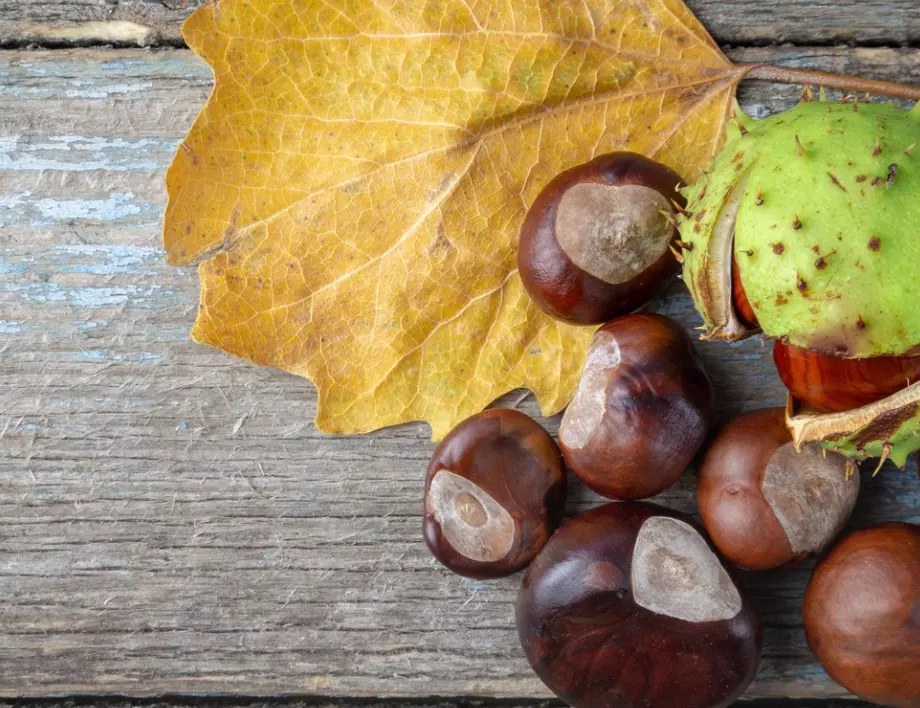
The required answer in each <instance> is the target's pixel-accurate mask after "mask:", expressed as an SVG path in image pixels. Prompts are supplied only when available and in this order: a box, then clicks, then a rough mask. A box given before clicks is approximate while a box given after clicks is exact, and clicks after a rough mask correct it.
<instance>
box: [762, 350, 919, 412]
mask: <svg viewBox="0 0 920 708" xmlns="http://www.w3.org/2000/svg"><path fill="white" fill-rule="evenodd" d="M773 361H774V363H775V364H776V370H777V371H778V372H779V377H780V378H781V379H782V380H783V383H784V384H785V386H786V388H788V389H789V393H791V394H792V396H793V397H794V398H795V399H796V400H798V401H800V402H801V403H804V404H805V405H807V406H809V407H810V408H814V409H815V410H818V411H821V412H823V413H837V412H843V411H849V410H852V409H854V408H861V407H862V406H866V405H869V404H870V403H875V402H876V401H880V400H882V399H883V398H887V397H888V396H891V395H893V394H895V393H897V392H898V391H900V390H902V389H904V388H907V387H908V386H909V385H910V384H912V383H916V382H917V381H918V380H920V356H877V357H870V358H868V359H844V358H843V357H838V356H831V355H827V354H820V353H818V352H814V351H810V350H808V349H802V348H801V347H797V346H794V345H792V344H789V343H787V342H783V341H782V340H777V341H776V343H775V344H774V345H773Z"/></svg>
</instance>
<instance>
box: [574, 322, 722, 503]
mask: <svg viewBox="0 0 920 708" xmlns="http://www.w3.org/2000/svg"><path fill="white" fill-rule="evenodd" d="M712 399H713V393H712V385H711V383H710V381H709V377H708V376H707V374H706V370H705V369H704V368H703V363H702V360H701V359H700V357H699V355H698V354H697V352H696V348H695V347H694V345H693V342H692V341H691V339H690V337H689V336H688V335H687V333H686V332H685V331H684V329H683V328H682V327H681V326H680V325H678V324H677V323H676V322H674V321H673V320H670V319H668V318H667V317H662V316H661V315H654V314H646V313H642V314H636V315H628V316H626V317H621V318H619V319H617V320H614V321H613V322H611V323H609V324H607V325H605V326H604V327H602V328H601V329H599V330H598V331H597V334H596V335H595V336H594V341H593V343H592V344H591V349H590V351H589V352H588V358H587V361H586V362H585V370H584V373H583V374H582V377H581V381H580V383H579V384H578V389H577V390H576V392H575V397H574V398H573V399H572V402H571V403H570V404H569V407H568V408H567V409H566V412H565V415H564V416H563V418H562V424H561V425H560V427H559V446H560V447H561V448H562V454H563V456H564V457H565V461H566V464H567V465H568V467H569V469H571V470H572V472H574V473H575V474H576V475H578V477H579V478H580V479H581V480H582V481H583V482H584V483H585V484H587V485H588V486H589V487H590V488H591V489H593V490H594V491H595V492H597V493H598V494H602V495H604V496H606V497H610V498H613V499H642V498H645V497H649V496H652V495H653V494H657V493H658V492H660V491H662V490H664V489H666V488H667V487H669V486H671V485H672V484H674V482H675V481H677V478H678V477H680V475H681V474H682V473H683V471H684V470H685V469H686V468H687V465H689V464H690V461H691V460H692V459H693V456H694V455H695V454H696V452H697V451H698V450H699V448H700V446H701V445H702V444H703V441H704V440H705V438H706V433H707V431H708V429H709V425H710V422H711V421H712Z"/></svg>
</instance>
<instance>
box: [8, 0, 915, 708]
mask: <svg viewBox="0 0 920 708" xmlns="http://www.w3.org/2000/svg"><path fill="white" fill-rule="evenodd" d="M703 4H704V3H702V2H697V3H694V5H695V6H697V7H700V6H702V5H703ZM721 4H722V5H723V6H724V7H725V8H726V10H725V12H726V16H727V17H729V16H730V18H731V21H728V20H725V21H724V22H725V24H724V26H726V27H728V26H732V27H736V28H740V27H742V26H743V25H745V24H746V20H747V18H746V16H745V14H744V13H745V12H746V11H750V12H752V13H753V10H750V8H752V7H754V5H755V4H754V3H747V2H738V3H731V2H728V1H727V0H723V2H722V3H721ZM156 5H163V7H164V9H163V10H162V11H160V10H156V11H154V9H153V8H154V6H156ZM179 5H181V3H180V2H178V1H177V2H176V3H175V5H174V7H175V6H179ZM186 5H188V3H186ZM757 5H758V6H760V7H761V10H762V13H761V14H763V16H765V17H770V18H773V17H776V16H778V15H779V13H780V12H781V9H782V11H785V9H786V8H787V7H789V8H790V11H792V12H793V13H794V12H801V13H806V12H817V11H818V10H817V9H816V8H819V7H821V4H820V3H817V2H814V3H804V2H803V3H782V2H773V3H766V2H761V3H757ZM883 5H884V6H886V7H889V8H890V9H891V13H889V14H888V15H886V16H885V17H882V16H881V15H884V13H881V12H879V8H881V7H882V6H883ZM40 6H42V7H43V8H44V9H45V10H47V8H48V7H49V6H56V13H57V14H55V13H54V12H52V13H46V14H49V16H51V17H54V18H55V21H67V22H71V21H74V22H76V21H78V20H80V19H81V17H85V18H90V19H92V18H94V17H95V15H93V14H92V13H94V12H95V11H97V10H100V9H104V7H103V6H105V7H110V5H109V4H108V3H106V2H103V1H102V0H99V1H98V2H97V1H96V0H85V1H84V2H70V3H68V2H61V3H57V4H55V3H49V2H48V1H47V0H44V1H43V2H37V0H36V1H26V2H21V1H20V2H18V3H14V2H12V1H9V2H4V0H0V20H3V23H2V24H0V30H2V31H3V32H7V31H8V29H9V27H10V26H11V22H10V19H12V18H15V19H16V21H17V22H18V21H19V20H20V19H21V18H22V17H26V18H28V17H29V13H30V12H32V13H33V14H34V15H35V16H36V17H38V16H39V15H40V13H39V9H40ZM111 7H113V12H114V14H117V13H119V12H123V13H124V12H126V13H128V17H135V18H136V17H137V16H139V15H137V16H136V15H133V14H132V13H133V12H140V11H141V9H143V8H146V10H147V11H148V12H149V13H150V14H149V17H153V18H160V19H156V20H155V21H157V22H163V23H165V24H163V25H162V27H168V26H172V27H173V28H174V27H175V24H176V23H177V22H178V20H179V19H180V17H181V16H182V15H183V14H185V11H183V10H181V9H180V10H176V11H170V10H168V9H165V8H166V5H165V4H163V3H140V2H134V3H131V2H122V3H120V4H118V3H116V4H115V5H114V6H111ZM771 7H772V8H773V9H772V10H769V8H771ZM835 7H837V8H838V12H837V13H836V15H835V17H834V21H835V22H836V21H839V20H840V17H848V18H851V19H850V20H849V22H850V23H851V24H849V25H847V27H849V28H850V30H848V31H850V32H851V33H852V34H853V36H856V37H858V38H860V40H862V39H863V38H870V39H871V41H873V42H875V41H876V39H878V38H879V37H880V38H881V39H879V40H878V41H883V42H884V43H891V44H899V43H901V38H904V37H908V35H909V34H910V32H917V30H918V22H915V21H911V22H908V23H906V24H905V23H904V22H900V23H899V22H893V23H892V22H891V17H897V16H898V13H901V15H900V16H901V18H902V20H903V19H904V18H905V17H907V16H909V17H908V19H911V20H915V19H916V12H917V9H916V8H917V5H916V4H915V3H914V2H913V1H912V0H911V1H908V2H900V3H899V2H889V3H878V2H876V3H860V2H859V1H858V0H848V1H846V2H844V1H841V2H838V3H835ZM729 9H730V11H729ZM768 10H769V11H768ZM81 13H82V14H81ZM156 13H159V14H156ZM6 18H10V19H6ZM886 22H888V23H890V24H887V25H885V27H882V24H880V23H886ZM752 24H753V23H752ZM14 26H15V25H14ZM775 26H776V27H778V28H779V29H778V30H777V31H778V32H787V31H788V32H791V31H792V29H788V28H786V25H783V24H781V23H777V24H776V25H775ZM158 31H159V30H158ZM167 31H170V30H167V29H162V32H167ZM811 31H812V30H811V29H809V32H811ZM879 32H880V33H881V34H877V33H879ZM814 33H815V34H814V36H815V37H818V38H819V39H820V38H821V37H822V35H821V34H820V31H819V29H818V28H815V29H814ZM899 33H900V34H899ZM4 36H9V35H4ZM737 36H741V34H738V35H737ZM731 55H732V56H733V58H735V59H736V60H739V61H758V62H759V61H773V62H781V63H786V64H789V65H793V66H808V67H811V68H817V69H824V70H829V71H837V72H847V73H857V74H862V75H865V76H871V77H877V78H888V79H896V80H900V81H905V82H910V83H915V84H916V83H920V51H918V50H916V49H909V48H907V49H892V48H873V49H866V48H816V47H786V48H777V47H765V48H759V49H752V48H747V49H735V50H732V51H731ZM209 88H210V73H209V71H208V69H207V67H206V66H204V65H203V64H202V63H201V62H200V61H199V60H197V59H196V58H195V57H194V56H193V55H191V54H190V53H189V52H187V51H185V50H166V51H157V52H151V51H147V50H141V49H104V48H93V49H68V50H57V51H41V50H34V49H33V50H28V49H17V50H8V51H4V52H0V105H2V107H3V110H2V111H0V598H2V602H0V696H5V697H16V696H23V695H34V696H41V695H45V696H49V695H59V694H69V693H87V694H103V693H113V692H114V693H127V694H132V695H141V694H156V693H164V692H168V693H177V692H184V693H215V692H219V693H246V694H262V695H273V694H291V693H299V694H319V695H324V696H374V695H383V696H389V697H403V696H405V697H409V696H415V697H424V696H432V695H437V696H449V695H480V696H497V697H509V698H511V697H517V698H518V699H520V700H521V703H523V704H530V705H533V703H534V701H533V700H532V699H531V697H533V698H545V697H547V696H548V695H549V694H548V692H547V691H546V690H545V689H544V688H543V687H542V685H541V684H540V683H539V682H538V681H537V680H536V679H535V678H534V677H533V675H532V674H531V672H530V670H529V668H528V667H527V664H526V662H525V661H524V659H523V657H522V655H521V652H520V650H519V648H518V645H517V638H516V633H515V631H514V626H513V606H512V603H513V599H514V595H515V590H516V586H517V584H518V582H519V578H511V579H506V580H502V581H498V582H492V583H481V582H474V581H469V580H465V579H462V578H459V577H456V576H453V575H450V574H449V573H447V572H446V571H445V570H443V569H442V568H441V567H439V566H438V565H436V564H435V562H434V561H433V560H432V559H431V558H430V556H429V555H428V553H427V551H426V549H425V547H424V544H423V542H422V539H421V534H420V511H421V494H422V488H423V475H424V470H425V466H426V463H427V458H428V456H429V455H430V453H431V450H432V448H433V446H432V444H431V443H430V441H429V433H428V430H427V428H425V427H423V426H405V427H402V428H399V429H395V430H388V431H384V432H381V433H378V434H374V435H370V436H364V437H357V438H330V437H326V436H323V435H322V434H319V433H318V432H317V431H316V430H315V429H314V428H313V426H312V424H311V420H312V418H313V414H314V411H315V398H314V393H313V390H312V388H311V386H310V385H309V384H308V383H306V382H304V381H302V380H299V379H295V378H293V377H290V376H287V375H285V374H282V373H279V372H276V371H270V370H261V369H257V368H255V367H253V366H250V365H247V364H245V363H243V362H240V361H237V360H234V359H232V358H230V357H228V356H226V355H224V354H221V353H220V352H217V351H214V350H211V349H207V348H205V347H202V346H198V345H194V344H192V343H191V342H190V341H188V338H187V332H188V330H189V328H190V326H191V323H192V320H193V317H194V313H195V308H196V306H197V301H198V290H197V277H196V274H195V272H194V271H191V270H189V271H186V270H179V269H174V268H170V267H168V266H166V265H165V263H164V260H163V253H162V251H161V249H160V246H159V228H160V219H161V215H162V209H163V204H164V191H163V187H162V178H163V172H164V170H165V168H166V166H167V165H168V163H169V161H170V159H171V156H172V152H173V150H174V149H175V147H176V145H177V144H178V142H179V140H180V139H181V138H182V136H183V135H184V133H185V131H186V130H187V128H188V127H189V125H190V124H191V121H192V120H193V118H194V116H195V114H196V112H197V110H198V108H199V107H200V106H201V104H202V102H203V101H204V100H205V98H206V97H207V94H208V91H209ZM797 95H798V90H797V89H796V88H795V87H783V86H773V85H767V84H759V83H753V82H752V83H750V84H745V85H744V87H743V91H742V95H741V99H742V104H743V106H744V107H745V109H746V110H747V111H748V112H749V113H751V114H754V115H757V116H758V117H759V116H762V115H765V114H766V113H768V112H772V111H776V110H780V109H783V108H788V107H790V106H791V105H793V104H794V102H795V100H796V97H797ZM658 309H660V310H661V311H663V312H666V313H668V314H671V315H674V316H675V317H677V318H678V319H680V320H681V321H682V322H684V323H685V324H687V325H688V326H694V325H696V324H697V323H698V320H697V317H696V315H695V314H694V313H693V311H692V306H691V304H690V302H689V300H688V298H687V297H686V295H685V294H684V293H683V291H682V289H681V288H680V287H675V288H674V289H673V291H672V292H671V293H670V295H669V296H668V297H667V298H666V299H665V300H664V302H663V303H661V304H660V305H659V308H658ZM703 352H704V354H705V356H706V360H707V362H708V364H709V366H710V368H711V371H712V373H713V376H714V378H715V380H716V384H717V387H718V390H719V393H720V401H721V402H720V418H721V419H725V417H727V416H729V415H732V414H735V413H738V412H740V411H742V410H748V409H752V408H757V407H761V406H765V405H777V404H780V403H781V402H782V400H783V394H782V391H781V388H780V386H779V384H778V382H777V380H776V377H775V374H774V373H773V371H772V366H771V363H770V358H769V350H768V349H767V348H765V347H764V346H763V345H762V344H761V343H760V342H759V341H757V340H751V341H748V342H745V343H743V344H741V345H735V346H728V345H724V344H722V345H704V346H703ZM521 398H522V394H516V395H511V396H509V397H508V398H507V399H506V403H507V404H508V405H512V404H515V403H517V402H519V401H520V403H519V406H520V408H521V409H522V410H524V411H526V412H529V413H535V412H536V409H535V406H534V404H533V401H532V399H530V398H527V399H525V400H523V401H521ZM545 423H546V424H547V426H548V427H549V429H550V430H551V431H553V432H555V429H556V424H557V421H556V420H550V421H545ZM911 465H912V466H911V467H910V469H909V471H907V472H903V473H902V472H898V471H895V470H893V469H887V468H886V471H885V472H884V473H883V474H881V475H880V476H879V477H878V478H876V479H875V480H865V483H864V488H863V494H862V498H861V500H860V503H859V506H858V508H857V512H856V514H855V516H854V518H853V521H852V523H853V524H854V525H856V526H861V525H865V524H868V523H871V522H875V521H882V520H893V519H900V520H911V521H918V520H920V514H918V513H917V509H918V501H920V482H918V480H917V468H916V463H915V462H913V461H912V463H911ZM573 486H574V492H573V494H572V495H571V496H572V499H571V503H570V505H569V512H570V513H576V512H578V511H580V510H583V509H585V508H587V507H589V506H591V505H593V504H595V503H596V502H597V499H596V497H593V496H592V495H591V494H589V493H588V492H586V491H585V490H584V489H583V488H581V487H579V486H578V485H573ZM692 488H693V478H692V475H690V474H688V475H686V476H685V477H684V479H683V480H682V481H681V482H680V483H679V484H678V485H677V486H676V487H675V488H674V489H672V490H670V491H669V492H667V493H666V494H664V495H662V498H661V501H662V502H663V503H666V504H668V505H670V506H674V507H676V508H679V509H682V510H685V511H692V510H693V508H694V500H693V492H692ZM809 569H810V566H808V565H806V566H804V567H801V568H798V569H796V570H793V571H790V572H785V573H768V574H763V575H757V576H754V575H748V576H746V577H745V581H746V582H747V584H748V585H749V586H750V587H751V588H752V589H753V592H754V594H755V596H756V599H757V602H758V604H759V605H760V607H761V608H762V610H763V614H764V619H765V622H766V627H767V631H766V647H765V653H764V661H763V663H762V666H761V670H760V672H759V674H758V678H757V680H756V682H755V684H754V685H753V686H752V688H751V690H750V692H749V695H750V696H755V697H758V696H759V697H771V696H812V697H839V696H843V695H845V692H844V691H843V690H842V689H841V688H839V687H837V686H836V685H835V684H833V683H832V682H831V681H830V680H829V679H828V678H827V677H826V676H825V675H824V673H823V672H822V671H821V670H820V668H819V667H818V666H817V665H816V663H815V661H814V660H813V659H812V658H811V656H810V654H809V652H808V650H807V648H806V646H805V643H804V636H803V634H802V630H801V623H800V603H801V595H802V590H803V588H804V584H805V582H806V580H807V577H808V573H809Z"/></svg>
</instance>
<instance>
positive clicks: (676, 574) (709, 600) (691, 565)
mask: <svg viewBox="0 0 920 708" xmlns="http://www.w3.org/2000/svg"><path fill="white" fill-rule="evenodd" d="M633 554H634V555H633V570H632V592H633V596H634V597H635V599H636V604H637V605H639V606H641V607H644V608H646V609H647V610H650V611H652V612H655V613H657V614H660V615H667V616H668V617H676V618H677V619H682V620H685V621H687V622H715V621H717V620H727V619H731V618H732V617H735V616H736V615H737V614H738V613H739V612H741V606H742V602H741V595H740V593H739V592H738V588H736V587H735V584H734V582H732V579H731V578H730V577H729V575H728V573H727V572H725V568H723V567H722V563H721V562H720V561H719V559H718V558H717V557H716V554H715V553H713V552H712V549H710V548H709V544H707V543H706V541H705V540H704V539H703V537H702V536H700V534H699V532H697V530H696V529H694V528H693V527H692V526H690V525H689V524H687V523H684V522H683V521H680V520H678V519H672V518H669V517H666V516H653V517H652V518H650V519H648V520H646V521H645V523H643V524H642V527H641V528H640V529H639V535H638V536H637V537H636V546H635V550H634V551H633Z"/></svg>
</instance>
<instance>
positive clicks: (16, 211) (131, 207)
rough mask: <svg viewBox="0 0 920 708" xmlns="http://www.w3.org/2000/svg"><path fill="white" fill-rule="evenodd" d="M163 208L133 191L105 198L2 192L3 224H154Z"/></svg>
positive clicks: (36, 225) (0, 212) (34, 225)
mask: <svg viewBox="0 0 920 708" xmlns="http://www.w3.org/2000/svg"><path fill="white" fill-rule="evenodd" d="M162 210H163V207H162V205H160V204H151V203H149V202H146V201H141V200H138V199H137V195H135V194H134V193H133V192H113V193H110V194H109V196H108V198H106V199H51V198H48V197H44V198H40V199H36V198H35V195H34V194H33V193H32V192H28V191H20V192H12V193H8V194H3V195H0V227H3V226H23V225H24V226H31V227H41V226H54V225H60V224H62V223H63V224H73V223H87V224H92V223H104V224H112V223H133V224H135V225H137V226H148V225H150V226H154V225H157V224H159V223H160V219H161V218H162ZM138 217H143V218H138Z"/></svg>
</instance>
